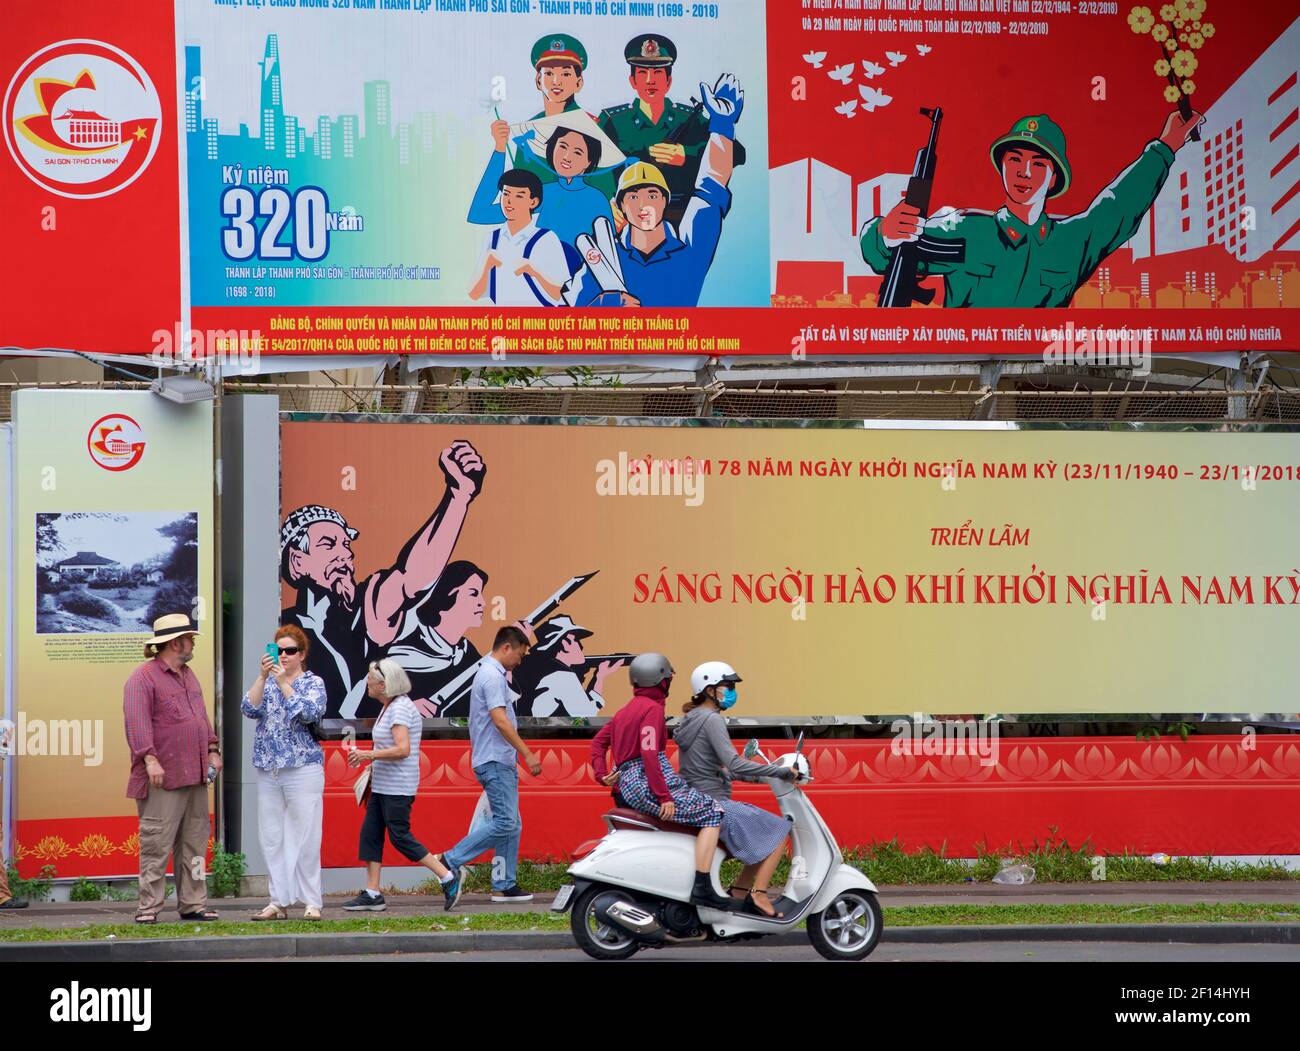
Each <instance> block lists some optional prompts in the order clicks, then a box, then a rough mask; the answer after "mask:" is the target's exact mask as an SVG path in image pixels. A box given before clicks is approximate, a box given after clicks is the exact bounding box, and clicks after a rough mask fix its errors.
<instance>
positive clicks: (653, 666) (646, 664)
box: [627, 653, 673, 686]
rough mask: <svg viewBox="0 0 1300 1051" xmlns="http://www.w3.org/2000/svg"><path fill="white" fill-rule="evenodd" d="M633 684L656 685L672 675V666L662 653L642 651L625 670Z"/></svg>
mask: <svg viewBox="0 0 1300 1051" xmlns="http://www.w3.org/2000/svg"><path fill="white" fill-rule="evenodd" d="M627 673H628V676H629V677H630V678H631V680H632V685H633V686H658V685H659V684H660V683H661V682H663V681H664V680H665V679H671V678H672V677H673V666H672V664H670V663H669V661H668V658H667V657H665V656H664V655H663V654H662V653H642V654H641V655H640V656H638V657H635V658H633V660H632V664H631V666H630V667H629V668H628V670H627Z"/></svg>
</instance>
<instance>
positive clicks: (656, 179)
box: [618, 161, 672, 197]
mask: <svg viewBox="0 0 1300 1051" xmlns="http://www.w3.org/2000/svg"><path fill="white" fill-rule="evenodd" d="M636 186H658V187H659V189H661V190H663V192H664V196H665V197H670V196H672V195H671V193H670V192H669V190H668V180H667V179H665V178H664V173H663V172H661V171H660V170H659V169H658V168H656V167H655V166H654V165H653V164H647V163H646V162H645V161H637V162H636V163H635V164H629V165H628V166H627V167H626V168H624V169H623V174H622V175H620V176H619V177H618V192H619V193H622V192H623V191H624V190H630V189H632V188H633V187H636Z"/></svg>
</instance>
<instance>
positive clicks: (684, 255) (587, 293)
mask: <svg viewBox="0 0 1300 1051" xmlns="http://www.w3.org/2000/svg"><path fill="white" fill-rule="evenodd" d="M700 93H701V98H702V99H703V106H704V109H705V112H707V113H708V116H709V141H708V144H707V145H706V147H705V152H704V158H703V162H702V163H701V165H700V171H699V174H698V175H697V176H696V179H695V191H694V193H693V194H692V195H691V199H690V202H689V203H688V204H687V205H686V212H685V214H684V215H683V216H682V221H681V226H680V227H679V228H678V229H674V228H673V226H672V224H671V223H667V222H665V221H664V213H665V212H666V211H667V209H668V205H669V202H670V200H671V194H670V192H669V189H668V181H667V180H666V179H665V178H664V174H663V172H661V171H660V170H659V169H658V168H657V167H656V166H655V165H653V164H650V163H649V162H647V161H636V162H635V163H633V164H630V165H628V167H627V168H625V169H624V170H623V174H622V175H621V176H619V180H618V193H617V194H616V195H615V198H614V203H615V204H616V205H617V206H618V208H619V210H620V211H621V212H622V213H623V215H624V217H625V218H626V219H627V226H625V227H624V228H623V232H622V234H621V235H620V236H619V238H618V241H617V242H616V244H615V250H616V251H617V253H618V259H617V261H616V265H617V269H618V270H620V271H621V272H622V278H623V284H624V288H623V289H620V290H611V289H610V288H608V287H604V288H602V286H601V284H600V282H599V281H598V280H597V278H596V276H595V275H594V274H593V273H592V269H591V267H589V266H584V267H583V268H582V269H581V270H579V271H578V273H576V274H575V275H574V276H573V278H572V279H571V280H570V281H569V283H568V284H566V285H565V287H564V300H565V302H566V303H568V304H569V306H579V307H585V306H632V307H635V306H645V307H693V306H695V305H696V303H698V302H699V299H700V292H701V290H702V289H703V287H704V279H705V277H706V276H707V275H708V273H709V266H710V265H711V264H712V263H713V255H714V253H715V252H716V251H717V249H718V239H719V238H720V237H721V236H722V220H723V217H724V216H725V215H726V214H727V211H728V210H729V209H730V207H731V191H730V190H728V189H727V183H728V182H729V181H730V180H731V172H732V169H733V167H734V152H735V146H736V142H735V139H736V121H737V120H739V119H740V112H741V110H742V109H743V108H744V104H745V93H744V91H742V90H741V88H740V82H739V81H738V80H737V79H736V78H735V76H733V75H732V74H730V73H724V74H723V75H722V77H721V78H720V79H719V81H718V84H717V86H716V87H715V88H713V89H712V90H710V89H709V88H708V86H707V85H704V84H701V85H700ZM588 262H589V263H592V264H593V265H595V264H597V263H598V262H599V260H592V259H589V260H588ZM609 262H610V263H615V260H609Z"/></svg>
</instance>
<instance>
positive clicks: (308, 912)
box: [302, 905, 320, 920]
mask: <svg viewBox="0 0 1300 1051" xmlns="http://www.w3.org/2000/svg"><path fill="white" fill-rule="evenodd" d="M302 918H303V919H304V920H319V919H320V909H318V908H316V906H315V905H308V906H307V907H306V908H305V909H303V911H302Z"/></svg>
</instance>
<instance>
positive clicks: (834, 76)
mask: <svg viewBox="0 0 1300 1051" xmlns="http://www.w3.org/2000/svg"><path fill="white" fill-rule="evenodd" d="M826 75H827V76H828V77H830V78H831V80H838V81H839V82H840V83H841V84H847V83H849V82H850V81H851V80H852V79H853V63H852V62H850V63H849V64H848V65H846V66H836V67H835V68H834V69H832V70H831V71H830V72H829V73H827V74H826Z"/></svg>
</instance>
